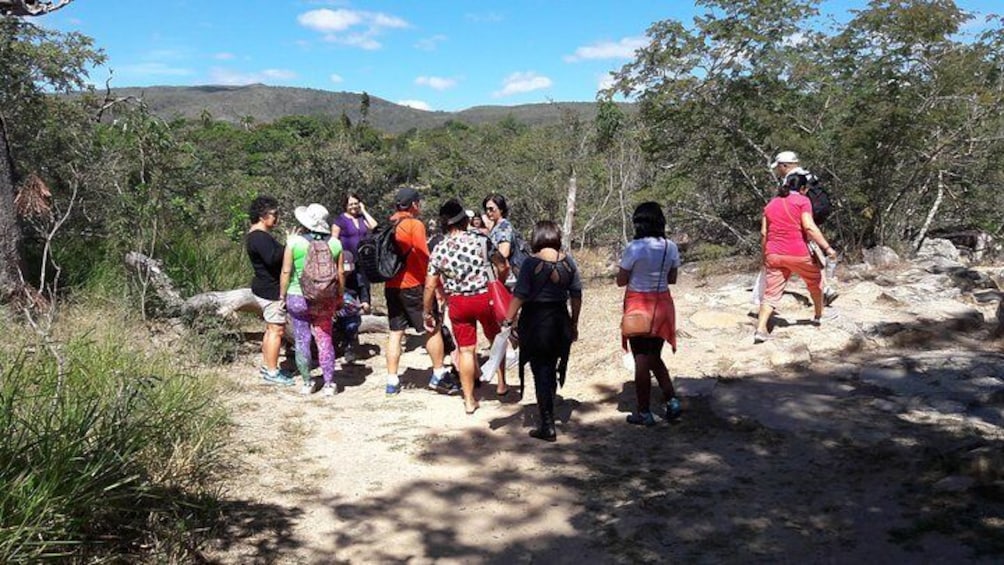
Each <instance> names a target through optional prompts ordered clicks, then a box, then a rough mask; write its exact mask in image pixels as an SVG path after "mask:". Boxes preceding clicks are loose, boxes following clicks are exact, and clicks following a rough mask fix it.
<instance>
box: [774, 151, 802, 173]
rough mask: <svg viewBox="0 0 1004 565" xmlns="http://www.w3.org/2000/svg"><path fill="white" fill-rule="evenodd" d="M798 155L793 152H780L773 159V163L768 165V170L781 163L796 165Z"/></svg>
mask: <svg viewBox="0 0 1004 565" xmlns="http://www.w3.org/2000/svg"><path fill="white" fill-rule="evenodd" d="M797 162H798V155H797V154H796V153H795V152H794V151H782V152H780V153H778V154H777V157H774V162H773V163H771V164H770V168H771V169H773V168H774V167H776V166H778V165H780V164H781V163H797Z"/></svg>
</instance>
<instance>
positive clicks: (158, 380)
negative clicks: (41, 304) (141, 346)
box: [0, 339, 226, 562]
mask: <svg viewBox="0 0 1004 565" xmlns="http://www.w3.org/2000/svg"><path fill="white" fill-rule="evenodd" d="M15 345H23V344H15ZM15 351H17V350H16V349H14V348H3V349H0V435H2V437H3V438H4V441H3V442H2V443H0V560H2V561H4V562H35V561H38V560H40V559H47V558H48V559H56V558H60V559H61V558H66V557H70V558H72V559H74V560H81V561H83V560H90V559H93V558H95V557H100V556H119V557H121V556H123V555H129V554H132V553H134V552H136V551H137V550H136V548H138V547H143V546H145V547H158V548H161V551H174V552H179V551H180V552H182V553H183V552H184V550H183V549H180V548H182V547H183V546H184V545H186V543H185V542H184V541H180V540H175V541H177V543H176V544H174V549H167V547H168V546H170V545H171V544H170V543H169V542H165V538H176V537H177V536H178V535H179V534H178V532H179V531H180V532H192V531H196V530H198V528H196V527H193V524H192V523H191V522H193V521H196V522H198V521H200V520H202V519H203V518H204V519H206V520H208V519H209V516H210V512H211V510H212V508H213V505H214V502H213V501H214V497H213V495H212V493H211V492H210V490H209V489H210V486H209V485H210V480H209V479H210V478H211V477H212V476H213V474H214V473H215V472H217V471H218V470H219V469H220V465H221V461H222V457H221V455H220V450H221V446H222V439H223V431H224V429H225V423H226V419H225V413H224V412H223V410H222V408H221V407H219V406H218V405H216V404H215V403H214V401H213V398H214V396H215V392H214V390H213V386H214V385H213V384H212V381H211V380H209V379H206V378H203V377H201V376H199V375H193V374H187V373H183V372H179V371H178V369H177V368H175V367H172V366H171V365H170V364H169V363H168V362H167V360H157V359H150V358H147V357H145V356H143V355H141V354H138V353H136V352H131V351H129V350H127V349H125V348H123V347H122V346H121V344H119V343H111V342H107V343H96V342H94V341H87V340H84V339H77V340H75V341H72V342H70V343H68V344H66V345H65V346H64V347H63V349H62V351H61V353H60V357H62V363H61V364H60V363H57V360H56V357H55V356H54V355H52V354H50V353H49V352H48V351H47V350H44V349H33V348H31V347H25V348H23V349H21V350H20V352H17V353H15ZM60 365H62V370H61V367H60ZM61 373H62V374H61ZM200 517H201V518H200ZM181 524H185V527H179V525H181ZM176 555H177V554H176ZM176 555H175V556H176ZM168 558H169V559H170V558H171V557H170V556H169V557H168Z"/></svg>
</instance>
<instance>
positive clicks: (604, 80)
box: [596, 73, 614, 92]
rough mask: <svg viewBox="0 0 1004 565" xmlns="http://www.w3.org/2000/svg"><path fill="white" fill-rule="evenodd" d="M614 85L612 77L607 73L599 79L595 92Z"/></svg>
mask: <svg viewBox="0 0 1004 565" xmlns="http://www.w3.org/2000/svg"><path fill="white" fill-rule="evenodd" d="M613 85H614V75H612V74H610V73H607V74H605V75H603V76H601V77H600V80H599V83H598V84H597V85H596V90H597V92H599V91H600V90H606V89H608V88H610V87H611V86H613Z"/></svg>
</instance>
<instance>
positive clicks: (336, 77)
mask: <svg viewBox="0 0 1004 565" xmlns="http://www.w3.org/2000/svg"><path fill="white" fill-rule="evenodd" d="M328 78H329V79H331V82H333V83H335V84H338V83H341V82H345V79H343V78H342V75H336V74H332V75H331V76H329V77H328Z"/></svg>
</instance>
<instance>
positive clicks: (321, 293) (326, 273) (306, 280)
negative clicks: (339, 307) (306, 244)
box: [300, 239, 339, 301]
mask: <svg viewBox="0 0 1004 565" xmlns="http://www.w3.org/2000/svg"><path fill="white" fill-rule="evenodd" d="M338 282H339V281H338V265H337V264H336V263H335V258H334V257H333V256H332V255H331V248H330V247H328V242H327V241H325V240H323V239H314V240H311V242H310V249H308V250H307V261H306V263H304V265H303V272H302V273H300V290H302V291H303V297H304V298H306V299H307V300H308V301H318V300H328V299H332V298H335V297H337V296H338V292H339V289H338Z"/></svg>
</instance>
